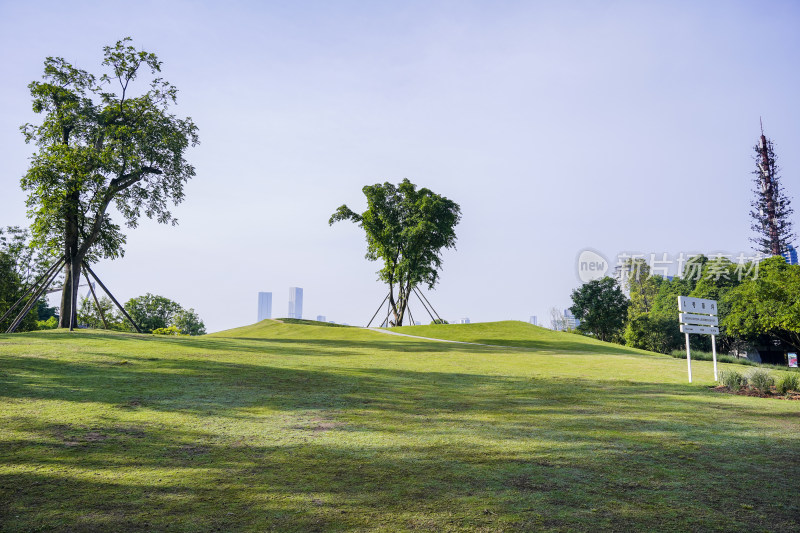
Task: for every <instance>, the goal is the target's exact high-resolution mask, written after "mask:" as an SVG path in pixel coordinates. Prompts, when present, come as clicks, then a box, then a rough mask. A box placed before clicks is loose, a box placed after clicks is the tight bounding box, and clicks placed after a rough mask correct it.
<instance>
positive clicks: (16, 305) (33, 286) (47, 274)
mask: <svg viewBox="0 0 800 533" xmlns="http://www.w3.org/2000/svg"><path fill="white" fill-rule="evenodd" d="M63 262H64V258H63V257H62V258H61V259H59V260H58V261H56V262H55V263H54V264H53V265H51V266H50V268H48V269H47V272H45V273H44V274H42V275H41V276H39V279H37V280H36V281H35V282H34V283H33V284H32V285H31V286H30V287H28V289H27V290H26V291H25V294H23V295H22V298H20V299H19V300H17V301H16V303H15V304H14V305H12V306H11V307H9V308H8V309H7V310H6V312H5V314H4V315H3V318H0V324H2V323H3V322H4V321H5V319H6V318H8V317H9V315H11V312H12V311H14V309H16V308H17V307H18V306H19V304H21V303H22V302H23V301H24V300H25V298H27V297H28V295H29V294H30V293H31V292H33V291H34V290H36V288H37V287H38V286H39V284H40V283H42V281H43V280H45V279H46V278H48V277H50V275H51V274H52V273H53V271H54V270H55V271H56V272H57V271H58V268H59V267H60V266H61V263H63Z"/></svg>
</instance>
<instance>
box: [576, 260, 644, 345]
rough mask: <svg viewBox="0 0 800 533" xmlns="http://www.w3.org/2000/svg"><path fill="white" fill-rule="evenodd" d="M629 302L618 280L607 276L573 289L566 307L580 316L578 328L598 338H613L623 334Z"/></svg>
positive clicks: (616, 338) (604, 339)
mask: <svg viewBox="0 0 800 533" xmlns="http://www.w3.org/2000/svg"><path fill="white" fill-rule="evenodd" d="M628 303H629V302H628V299H627V298H626V297H625V295H624V294H623V293H622V290H621V289H620V288H619V284H618V283H617V280H615V279H614V278H611V277H609V276H606V277H604V278H601V279H596V280H592V281H589V282H587V283H584V284H583V285H581V286H580V287H578V288H577V289H575V290H573V291H572V306H571V307H570V308H569V310H570V311H571V312H572V314H573V315H575V318H577V319H579V320H580V324H579V325H578V331H581V332H583V333H589V334H590V335H592V336H593V337H596V338H598V339H600V340H601V341H612V340H619V339H620V338H621V337H622V331H623V329H624V328H625V318H626V317H627V316H628Z"/></svg>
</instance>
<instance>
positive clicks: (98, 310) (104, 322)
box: [83, 267, 108, 329]
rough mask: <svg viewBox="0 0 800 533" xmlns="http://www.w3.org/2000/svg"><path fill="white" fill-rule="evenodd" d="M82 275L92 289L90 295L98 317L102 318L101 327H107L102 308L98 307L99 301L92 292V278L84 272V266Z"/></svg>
mask: <svg viewBox="0 0 800 533" xmlns="http://www.w3.org/2000/svg"><path fill="white" fill-rule="evenodd" d="M83 275H84V276H86V283H88V284H89V290H90V291H92V297H93V298H94V304H95V305H96V306H97V312H98V313H100V318H101V319H102V320H103V327H104V328H106V329H108V322H107V321H106V314H105V313H104V312H103V308H102V307H100V301H99V300H98V299H97V294H95V292H94V287H93V286H92V280H90V279H89V274H88V273H87V272H86V267H83Z"/></svg>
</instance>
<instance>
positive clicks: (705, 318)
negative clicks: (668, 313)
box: [678, 313, 719, 326]
mask: <svg viewBox="0 0 800 533" xmlns="http://www.w3.org/2000/svg"><path fill="white" fill-rule="evenodd" d="M678 320H679V321H680V323H681V324H695V325H698V326H719V318H717V317H716V316H715V315H693V314H691V313H681V314H679V315H678Z"/></svg>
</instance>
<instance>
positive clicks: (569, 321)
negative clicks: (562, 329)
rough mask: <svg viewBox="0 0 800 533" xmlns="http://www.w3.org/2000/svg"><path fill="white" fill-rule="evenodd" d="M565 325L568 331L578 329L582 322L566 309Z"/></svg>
mask: <svg viewBox="0 0 800 533" xmlns="http://www.w3.org/2000/svg"><path fill="white" fill-rule="evenodd" d="M564 325H565V326H566V328H567V330H572V329H577V328H578V326H580V325H581V321H580V320H578V319H577V318H575V315H573V314H572V313H571V312H570V310H569V309H564Z"/></svg>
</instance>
